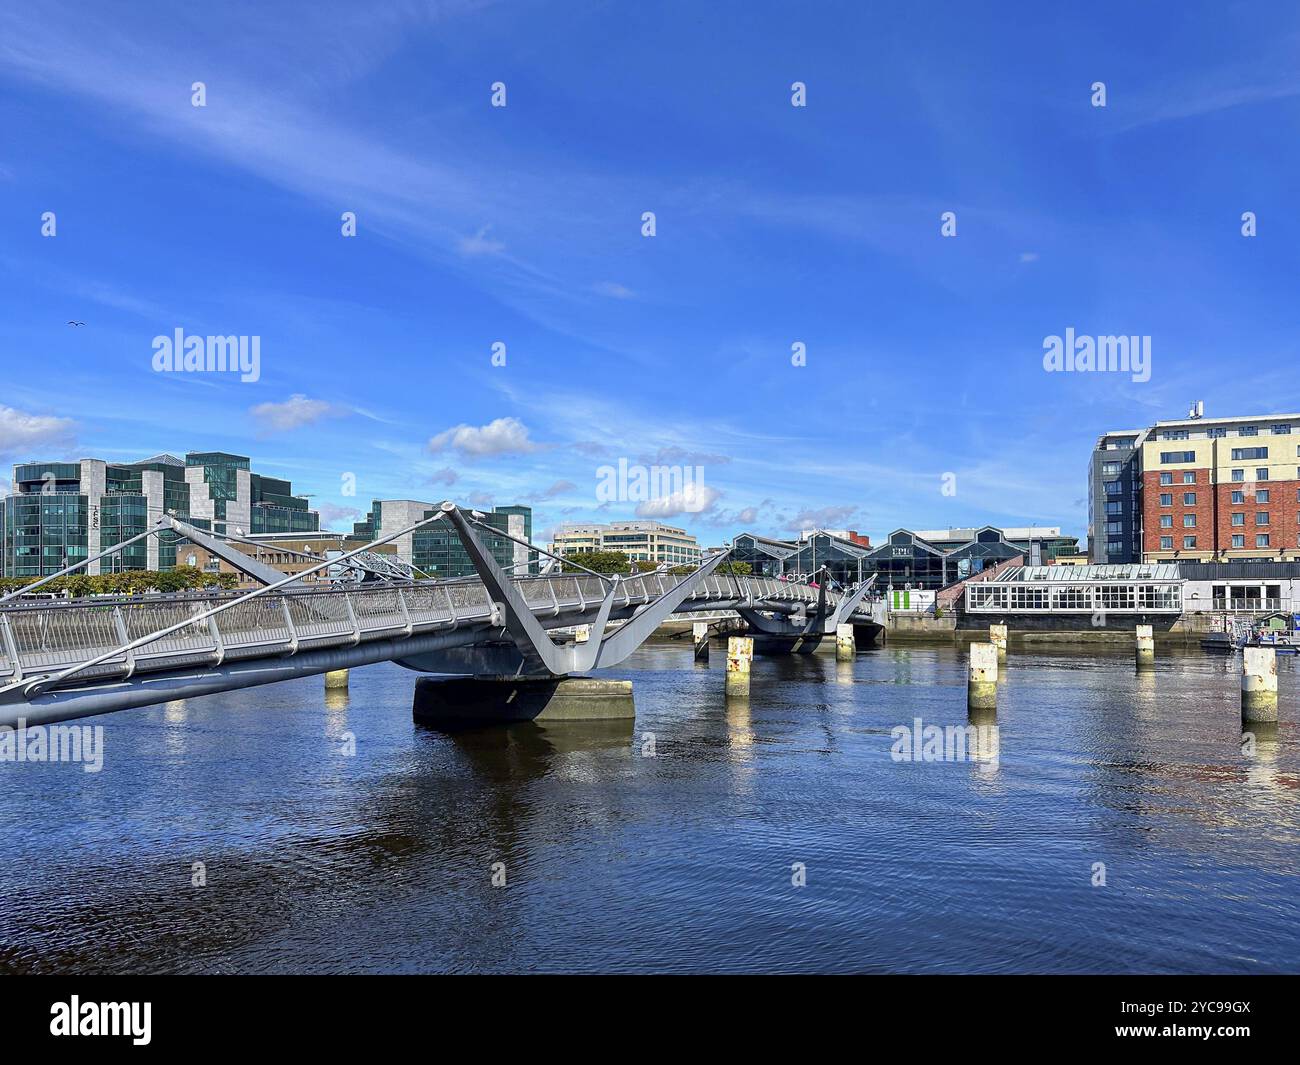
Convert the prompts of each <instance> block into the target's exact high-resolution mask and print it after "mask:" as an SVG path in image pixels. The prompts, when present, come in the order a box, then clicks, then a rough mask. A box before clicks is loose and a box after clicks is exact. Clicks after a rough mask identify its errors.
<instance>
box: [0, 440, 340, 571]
mask: <svg viewBox="0 0 1300 1065" xmlns="http://www.w3.org/2000/svg"><path fill="white" fill-rule="evenodd" d="M3 509H4V519H3V553H2V555H0V568H2V569H3V575H4V576H6V577H42V576H47V575H48V574H51V573H55V572H57V571H58V570H60V569H63V568H64V567H65V566H68V565H71V564H72V563H74V562H77V561H78V560H81V559H86V558H89V557H91V556H92V555H96V554H98V553H99V552H100V551H103V550H104V549H105V548H108V547H111V546H112V545H114V544H117V543H121V542H122V541H123V540H127V539H129V538H130V537H132V536H134V535H136V534H137V533H142V532H144V531H146V530H147V529H149V528H151V527H152V526H153V524H154V523H155V522H156V521H157V520H158V518H159V517H160V516H161V515H162V514H163V513H165V512H170V513H172V514H175V515H176V516H177V517H178V518H183V519H185V520H186V521H189V522H192V523H193V524H194V525H197V526H199V527H200V528H207V529H212V530H214V531H215V532H220V533H225V532H231V533H235V532H236V531H237V530H238V533H239V534H241V535H242V534H247V533H258V532H276V531H285V532H290V531H292V532H309V531H314V530H316V529H319V527H320V519H319V515H318V514H317V513H316V512H315V511H314V510H311V509H310V506H309V504H308V501H307V500H306V499H305V498H303V497H301V496H295V495H293V489H292V486H291V485H290V483H289V482H288V481H285V480H281V479H279V478H273V477H264V476H262V475H260V474H255V473H253V472H251V470H250V468H249V459H248V458H247V457H246V456H243V455H230V454H226V453H224V452H191V453H189V454H187V455H186V456H185V458H184V459H179V458H177V457H176V456H175V455H166V454H163V455H154V456H152V457H150V458H147V459H142V460H141V461H139V462H132V463H111V462H107V461H105V460H103V459H80V460H78V461H76V462H24V463H18V464H16V465H15V466H14V473H13V490H12V493H11V494H10V495H9V496H8V497H6V498H5V499H4V507H3ZM176 548H177V542H176V538H175V537H172V536H170V535H167V536H150V537H147V538H146V539H144V540H141V541H140V542H138V543H136V544H132V545H131V546H130V547H127V548H124V549H123V550H122V551H121V552H119V553H118V554H116V555H114V556H113V557H111V558H106V559H103V560H101V561H98V562H92V563H90V564H89V565H88V566H87V567H86V572H87V573H90V574H92V575H94V574H98V573H103V572H109V571H115V570H131V569H149V570H169V569H171V568H172V567H173V566H175V565H176Z"/></svg>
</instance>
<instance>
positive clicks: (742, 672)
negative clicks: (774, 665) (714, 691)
mask: <svg viewBox="0 0 1300 1065" xmlns="http://www.w3.org/2000/svg"><path fill="white" fill-rule="evenodd" d="M753 662H754V641H753V639H751V638H750V637H748V636H731V637H729V638H728V639H727V689H726V690H727V698H728V699H748V698H749V672H750V666H751V665H753Z"/></svg>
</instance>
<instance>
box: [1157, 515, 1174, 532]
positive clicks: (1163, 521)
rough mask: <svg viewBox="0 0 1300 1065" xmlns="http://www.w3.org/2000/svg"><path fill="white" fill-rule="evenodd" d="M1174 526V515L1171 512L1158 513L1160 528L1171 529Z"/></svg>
mask: <svg viewBox="0 0 1300 1065" xmlns="http://www.w3.org/2000/svg"><path fill="white" fill-rule="evenodd" d="M1173 527H1174V516H1173V515H1172V514H1161V515H1160V528H1162V529H1172V528H1173Z"/></svg>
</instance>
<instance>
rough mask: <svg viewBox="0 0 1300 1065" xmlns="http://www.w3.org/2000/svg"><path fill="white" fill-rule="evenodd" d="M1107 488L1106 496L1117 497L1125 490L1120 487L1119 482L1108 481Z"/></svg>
mask: <svg viewBox="0 0 1300 1065" xmlns="http://www.w3.org/2000/svg"><path fill="white" fill-rule="evenodd" d="M1105 488H1106V494H1107V495H1108V496H1117V495H1120V494H1121V493H1122V492H1123V488H1122V486H1121V485H1120V483H1119V481H1107V482H1106V484H1105Z"/></svg>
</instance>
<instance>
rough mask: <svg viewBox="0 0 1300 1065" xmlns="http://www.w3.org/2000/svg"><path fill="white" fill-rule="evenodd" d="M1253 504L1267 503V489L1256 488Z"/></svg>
mask: <svg viewBox="0 0 1300 1065" xmlns="http://www.w3.org/2000/svg"><path fill="white" fill-rule="evenodd" d="M1255 502H1256V503H1267V502H1268V489H1267V488H1257V489H1256V490H1255Z"/></svg>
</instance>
